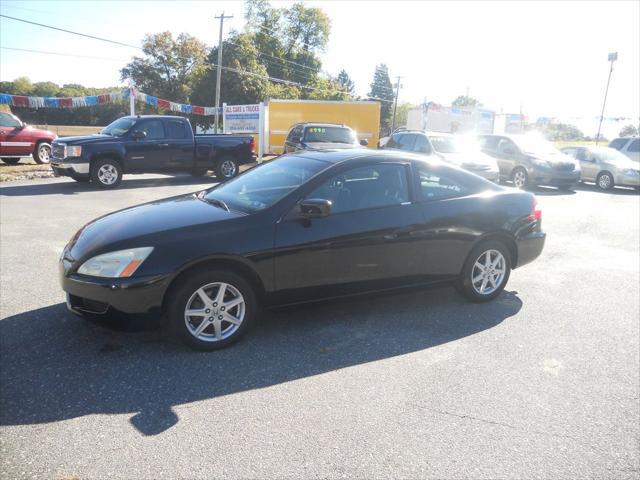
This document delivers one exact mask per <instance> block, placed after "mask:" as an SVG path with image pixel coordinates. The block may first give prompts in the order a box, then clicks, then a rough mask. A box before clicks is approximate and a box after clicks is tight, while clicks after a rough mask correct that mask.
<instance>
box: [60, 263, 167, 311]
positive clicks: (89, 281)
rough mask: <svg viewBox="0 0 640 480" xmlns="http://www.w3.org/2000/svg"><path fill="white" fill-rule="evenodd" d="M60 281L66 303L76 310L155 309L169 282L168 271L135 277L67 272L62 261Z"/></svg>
mask: <svg viewBox="0 0 640 480" xmlns="http://www.w3.org/2000/svg"><path fill="white" fill-rule="evenodd" d="M60 283H61V284H62V289H63V290H64V291H65V293H66V294H67V307H68V308H69V310H71V311H72V312H74V313H79V314H83V313H92V314H105V313H107V312H108V311H111V310H115V311H117V312H121V313H125V314H138V313H140V314H145V313H156V312H159V311H160V310H161V308H162V300H163V298H164V294H165V291H166V289H167V287H168V285H169V275H156V276H150V277H149V276H147V277H136V278H133V277H131V278H96V277H87V276H84V275H78V274H71V275H67V274H66V272H65V268H64V265H63V263H62V262H61V263H60Z"/></svg>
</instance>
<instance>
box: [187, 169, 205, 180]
mask: <svg viewBox="0 0 640 480" xmlns="http://www.w3.org/2000/svg"><path fill="white" fill-rule="evenodd" d="M207 171H208V170H206V169H204V170H193V171H192V172H191V175H192V176H193V177H196V178H199V177H204V176H205V175H206V174H207Z"/></svg>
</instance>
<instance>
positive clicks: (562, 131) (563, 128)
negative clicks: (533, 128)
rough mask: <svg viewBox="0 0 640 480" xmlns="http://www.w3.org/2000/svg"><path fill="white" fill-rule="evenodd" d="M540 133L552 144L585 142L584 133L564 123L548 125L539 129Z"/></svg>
mask: <svg viewBox="0 0 640 480" xmlns="http://www.w3.org/2000/svg"><path fill="white" fill-rule="evenodd" d="M540 132H541V133H542V134H543V135H544V136H545V137H546V138H547V140H551V141H553V142H559V141H580V140H585V136H584V133H582V131H581V130H580V129H578V128H577V127H576V126H575V125H569V124H566V123H549V124H547V125H545V126H544V127H542V129H540Z"/></svg>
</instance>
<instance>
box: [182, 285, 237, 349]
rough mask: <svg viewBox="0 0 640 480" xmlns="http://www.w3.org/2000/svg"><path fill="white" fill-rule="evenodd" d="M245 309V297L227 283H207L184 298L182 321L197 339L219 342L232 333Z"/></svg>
mask: <svg viewBox="0 0 640 480" xmlns="http://www.w3.org/2000/svg"><path fill="white" fill-rule="evenodd" d="M245 313H246V303H245V299H244V297H243V296H242V294H241V293H240V291H239V290H238V289H237V288H236V287H234V286H233V285H231V284H229V283H223V282H215V283H209V284H207V285H204V286H203V287H200V288H199V289H198V290H196V291H195V292H194V293H193V294H192V295H191V297H189V300H188V301H187V304H186V307H185V309H184V321H185V324H186V326H187V330H188V331H189V333H190V334H191V335H193V336H194V337H195V338H197V339H198V340H202V341H205V342H219V341H220V340H224V339H226V338H229V337H230V336H232V335H233V334H234V333H236V331H238V329H239V328H240V325H241V324H242V321H243V320H244V316H245Z"/></svg>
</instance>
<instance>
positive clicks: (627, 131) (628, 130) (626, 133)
mask: <svg viewBox="0 0 640 480" xmlns="http://www.w3.org/2000/svg"><path fill="white" fill-rule="evenodd" d="M618 135H619V136H621V137H635V136H636V135H638V129H637V128H636V127H635V126H634V125H631V124H629V125H625V126H624V127H622V130H620V133H619V134H618Z"/></svg>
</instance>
